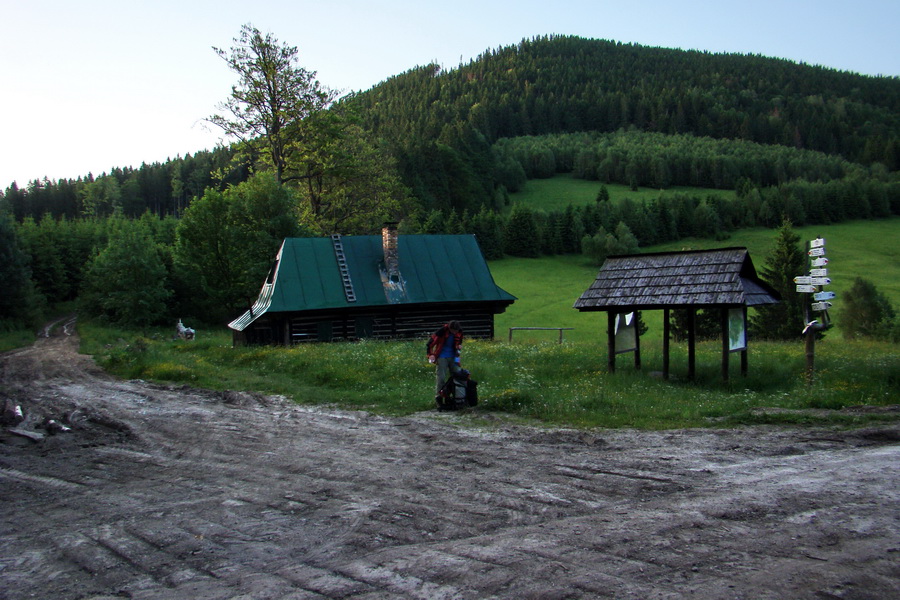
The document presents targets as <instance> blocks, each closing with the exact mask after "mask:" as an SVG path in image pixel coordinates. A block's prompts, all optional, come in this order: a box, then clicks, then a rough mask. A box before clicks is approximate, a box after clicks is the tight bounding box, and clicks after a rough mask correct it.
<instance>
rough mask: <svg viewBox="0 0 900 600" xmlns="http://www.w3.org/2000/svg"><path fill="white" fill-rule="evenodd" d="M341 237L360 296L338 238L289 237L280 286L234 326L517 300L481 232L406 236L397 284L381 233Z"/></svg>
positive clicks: (268, 289)
mask: <svg viewBox="0 0 900 600" xmlns="http://www.w3.org/2000/svg"><path fill="white" fill-rule="evenodd" d="M340 242H341V244H342V246H343V254H344V257H345V260H346V267H347V271H346V273H347V275H349V280H350V282H351V283H352V289H353V292H354V295H355V301H350V300H348V298H347V294H346V293H345V284H344V278H343V276H342V273H341V269H340V266H339V264H338V260H337V258H336V254H335V247H334V242H333V240H332V239H331V238H327V237H323V238H287V239H285V240H284V243H283V244H282V247H281V250H280V251H279V255H278V262H277V265H276V266H275V274H274V278H273V279H272V283H271V284H266V285H265V286H263V292H262V293H261V294H260V298H259V299H258V300H257V302H256V304H255V305H254V310H253V311H252V314H251V313H250V312H249V311H248V312H247V313H245V314H244V315H242V316H241V317H239V318H238V319H236V320H235V321H234V322H232V323H231V324H230V326H231V327H232V328H233V329H238V330H243V329H244V327H246V326H247V325H249V324H250V323H251V322H253V321H254V320H255V319H256V318H258V317H259V316H261V315H262V314H264V313H267V312H268V313H272V312H294V311H306V310H320V309H335V308H350V307H360V306H388V305H396V304H421V303H431V302H499V303H503V304H511V303H512V302H514V301H515V300H516V297H515V296H513V295H511V294H509V293H508V292H506V291H504V290H503V289H501V288H500V287H498V286H497V285H496V284H495V283H494V278H493V277H492V276H491V272H490V270H489V269H488V266H487V262H486V261H485V260H484V255H483V254H482V253H481V248H479V247H478V242H477V241H476V240H475V236H473V235H400V236H399V237H398V238H397V251H398V252H397V253H398V259H399V261H398V262H399V272H400V282H399V284H396V285H393V286H390V285H388V284H385V283H384V279H385V272H384V269H385V264H384V250H383V247H382V238H381V236H380V235H361V236H343V237H341V238H340Z"/></svg>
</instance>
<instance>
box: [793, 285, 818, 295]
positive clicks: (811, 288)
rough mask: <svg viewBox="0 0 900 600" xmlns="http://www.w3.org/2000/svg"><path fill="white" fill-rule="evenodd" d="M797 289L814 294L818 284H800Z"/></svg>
mask: <svg viewBox="0 0 900 600" xmlns="http://www.w3.org/2000/svg"><path fill="white" fill-rule="evenodd" d="M797 291H798V292H803V293H807V294H812V293H813V292H815V291H816V286H814V285H798V286H797Z"/></svg>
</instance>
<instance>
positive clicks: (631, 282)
mask: <svg viewBox="0 0 900 600" xmlns="http://www.w3.org/2000/svg"><path fill="white" fill-rule="evenodd" d="M780 300H781V297H780V295H779V294H778V292H777V291H776V290H775V289H773V288H772V287H771V286H769V285H768V284H766V283H765V282H764V281H762V280H761V279H760V278H759V277H758V276H757V274H756V269H755V268H754V267H753V262H752V261H751V260H750V253H749V252H748V251H747V249H746V248H719V249H714V250H690V251H682V252H660V253H651V254H632V255H623V256H610V257H609V258H607V259H606V261H605V262H604V263H603V266H602V267H601V268H600V272H599V273H598V274H597V278H596V279H595V280H594V282H593V283H592V284H591V286H590V287H589V288H588V289H587V290H585V292H584V293H583V294H582V295H581V297H580V298H578V300H577V301H576V302H575V305H574V308H576V309H578V310H579V311H582V312H587V311H604V312H606V313H607V317H608V319H607V335H608V352H609V358H608V362H609V370H610V372H612V371H615V357H616V354H617V353H618V352H623V351H634V356H635V366H636V367H638V368H639V367H640V336H639V335H637V334H636V332H635V329H634V327H635V321H636V319H634V318H629V317H628V315H632V314H634V313H636V312H638V311H646V310H663V311H664V315H663V323H664V325H663V327H664V331H663V376H664V377H666V378H668V376H669V338H670V331H669V317H670V311H671V310H673V309H685V310H687V314H688V377H689V378H693V377H694V374H695V371H696V369H695V366H696V362H695V346H696V332H695V329H696V328H695V322H696V314H697V310H699V309H704V310H710V309H718V310H720V311H721V323H722V375H723V377H724V378H725V379H727V378H728V358H729V354H730V353H731V352H740V353H741V372H742V373H743V374H746V372H747V335H746V325H747V308H748V307H750V306H760V305H765V304H775V303H777V302H779V301H780ZM617 338H618V343H617Z"/></svg>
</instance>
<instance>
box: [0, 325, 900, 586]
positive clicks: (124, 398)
mask: <svg viewBox="0 0 900 600" xmlns="http://www.w3.org/2000/svg"><path fill="white" fill-rule="evenodd" d="M70 329H71V327H68V328H64V327H57V328H56V329H54V331H53V334H52V335H50V336H49V337H46V338H42V339H40V340H39V341H38V342H37V343H36V344H35V345H34V346H33V347H30V348H27V349H23V350H19V351H15V352H12V353H8V354H5V355H2V356H0V406H2V405H3V403H4V401H7V400H8V401H9V402H8V404H10V405H11V406H13V407H14V406H15V405H18V406H21V408H22V410H23V416H24V417H25V421H24V422H21V423H17V422H16V421H18V419H17V418H16V417H15V416H14V415H12V414H11V413H10V412H7V414H6V415H5V418H6V420H7V421H6V424H5V425H4V427H2V429H0V509H2V519H0V598H3V599H8V600H18V599H21V598H54V599H66V598H79V599H83V598H93V599H96V600H99V599H101V598H102V599H108V598H140V599H163V598H165V599H169V598H187V599H191V600H206V599H226V598H232V599H237V598H242V599H269V598H271V599H284V600H287V599H298V600H299V599H323V598H354V599H363V598H365V599H375V598H403V599H405V598H410V599H412V598H422V599H450V598H515V599H519V598H541V599H544V598H641V599H649V598H707V599H712V598H716V599H719V598H748V599H757V600H758V599H764V598H798V599H800V598H810V599H830V598H847V599H850V598H859V599H863V598H865V599H878V598H884V599H887V598H891V599H895V598H897V597H898V596H900V594H898V590H900V443H898V442H900V432H898V427H897V425H896V422H895V424H894V425H889V426H881V427H877V428H868V429H864V430H855V431H846V430H832V429H801V428H796V429H783V428H778V429H775V428H765V427H754V428H744V429H738V430H678V431H662V432H643V431H605V430H604V431H591V432H579V431H569V430H542V429H531V428H527V427H517V426H516V427H514V426H509V425H505V424H503V423H502V422H501V421H498V424H497V427H496V428H495V429H493V430H491V431H485V430H484V429H473V428H470V427H466V426H464V424H465V422H466V421H465V418H464V417H461V416H459V415H448V414H446V413H436V412H427V413H422V414H419V415H415V416H413V417H408V418H384V417H377V416H372V415H368V414H363V413H357V412H346V411H340V410H326V409H311V408H304V407H300V406H296V405H292V404H291V403H288V402H286V401H284V400H282V399H278V398H270V397H262V396H258V395H253V394H246V393H238V392H225V393H220V392H211V391H203V390H195V389H188V388H182V387H165V386H159V385H152V384H148V383H145V382H140V381H119V380H115V379H112V378H110V377H108V376H106V375H105V374H104V373H103V372H102V371H100V370H99V369H98V368H97V367H96V366H95V365H94V364H93V362H92V361H91V359H90V358H89V357H87V356H83V355H79V354H78V350H77V348H78V345H77V340H76V339H75V338H74V337H73V336H71V335H68V333H69V330H70ZM423 385H424V388H425V389H426V390H427V388H428V384H427V382H424V384H423ZM13 410H14V408H10V411H13ZM49 420H53V421H54V422H55V423H49ZM60 426H61V427H67V428H69V429H70V430H69V431H65V430H60V429H61V427H60ZM54 430H58V431H56V433H53V431H54ZM41 435H43V436H44V437H42V438H41V437H40V436H41ZM38 438H39V439H38Z"/></svg>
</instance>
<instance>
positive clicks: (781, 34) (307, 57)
mask: <svg viewBox="0 0 900 600" xmlns="http://www.w3.org/2000/svg"><path fill="white" fill-rule="evenodd" d="M0 22H2V23H3V29H2V32H0V86H2V87H0V115H2V122H0V190H5V189H6V188H7V187H8V186H9V185H10V184H11V183H12V182H13V181H16V182H17V184H18V185H19V187H22V188H24V187H25V186H26V185H27V184H28V182H29V181H32V180H35V179H43V178H44V177H45V176H46V177H48V178H49V179H51V180H57V179H68V178H77V177H79V176H84V175H86V174H87V173H89V172H90V173H93V174H94V175H95V176H96V175H100V174H101V173H103V172H108V171H109V170H110V169H112V168H114V167H128V166H132V167H139V166H140V165H141V163H142V162H147V163H153V162H164V161H166V160H168V159H169V158H175V157H176V156H183V155H185V154H187V153H194V152H196V151H199V150H204V149H211V148H213V147H215V146H216V144H217V143H218V142H219V141H220V135H219V131H218V130H216V129H214V128H211V126H208V125H205V124H204V119H205V118H206V117H208V116H210V115H211V114H213V113H215V112H216V106H217V105H218V103H220V102H222V101H224V100H225V99H226V98H227V97H228V94H229V92H230V89H231V85H232V84H233V83H234V82H235V81H236V76H235V75H234V74H233V73H232V72H231V71H230V70H229V69H228V67H227V65H226V64H225V62H224V61H223V60H222V59H220V58H219V57H218V56H217V55H216V54H215V53H214V52H213V50H212V46H216V47H219V48H223V49H226V50H227V49H229V48H230V47H231V45H232V40H233V38H235V37H237V36H238V34H239V33H240V28H241V25H243V24H245V23H250V24H252V25H253V26H255V27H256V28H257V29H259V30H260V31H262V32H263V33H272V34H273V35H274V36H275V37H276V38H277V39H278V40H279V41H280V42H284V43H287V44H289V45H291V46H297V47H298V50H299V58H300V65H301V66H302V67H304V68H306V69H308V70H311V71H316V72H317V73H318V76H317V77H318V80H319V81H320V82H321V83H322V84H323V85H325V86H327V87H329V88H331V89H336V90H342V91H345V92H349V91H356V90H366V89H369V88H371V87H372V86H374V85H376V84H378V83H379V82H381V81H384V80H385V79H387V78H389V77H391V76H393V75H398V74H400V73H402V72H404V71H406V70H408V69H411V68H413V67H416V66H419V65H424V64H427V63H430V62H432V61H435V62H437V63H438V64H441V65H443V67H444V68H446V69H452V68H454V67H456V66H458V65H459V64H460V62H461V61H462V62H463V63H467V62H468V61H469V60H470V59H472V58H474V57H476V56H478V55H479V54H481V53H482V52H484V51H485V50H487V49H496V48H499V47H504V46H509V45H513V44H516V43H518V42H519V41H521V40H522V39H523V38H531V37H534V36H540V35H545V34H561V35H577V36H581V37H585V38H593V39H607V40H615V41H620V42H632V43H638V44H642V45H645V46H658V47H664V48H681V49H685V50H689V49H695V50H708V51H710V52H736V53H741V54H747V53H749V54H762V55H764V56H772V57H778V58H786V59H789V60H792V61H796V62H805V63H807V64H811V65H822V66H826V67H830V68H834V69H839V70H845V71H853V72H856V73H861V74H865V75H887V76H900V33H898V31H900V1H898V0H857V1H855V2H847V1H846V0H842V1H836V0H800V1H792V0H780V1H774V0H756V1H754V2H729V1H727V0H725V1H723V0H708V1H704V0H689V1H679V0H614V1H609V0H593V1H590V0H575V1H566V0H559V1H557V2H550V1H548V0H539V1H534V0H517V1H505V0H504V1H498V2H494V1H491V0H480V1H472V0H454V1H452V2H443V1H440V2H439V1H430V0H381V1H378V2H363V1H359V0H349V1H341V0H329V1H325V0H316V1H310V0H277V1H276V0H255V1H253V2H247V1H246V0H244V1H241V2H234V1H232V0H215V1H211V0H180V1H178V2H174V1H171V0H154V1H152V2H150V1H144V0H124V1H123V0H115V1H106V0H81V1H79V2H73V1H72V0H65V1H63V0H56V1H53V0H0Z"/></svg>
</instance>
